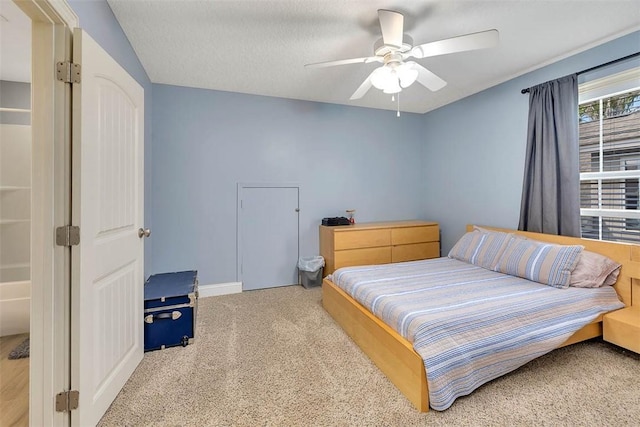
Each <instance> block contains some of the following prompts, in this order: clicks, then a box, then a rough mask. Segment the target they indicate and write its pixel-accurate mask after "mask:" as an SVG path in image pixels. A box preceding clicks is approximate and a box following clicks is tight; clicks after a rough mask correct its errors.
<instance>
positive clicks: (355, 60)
mask: <svg viewBox="0 0 640 427" xmlns="http://www.w3.org/2000/svg"><path fill="white" fill-rule="evenodd" d="M383 60H384V59H383V58H381V57H379V56H368V57H366V58H352V59H339V60H337V61H327V62H316V63H315V64H306V65H305V67H306V68H325V67H334V66H336V65H348V64H361V63H365V64H368V63H370V62H382V61H383Z"/></svg>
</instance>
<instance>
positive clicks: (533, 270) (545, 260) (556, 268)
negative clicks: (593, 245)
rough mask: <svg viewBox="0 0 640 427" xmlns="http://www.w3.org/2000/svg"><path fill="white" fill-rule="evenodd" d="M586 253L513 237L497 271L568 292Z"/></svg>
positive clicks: (576, 246) (577, 247) (579, 248)
mask: <svg viewBox="0 0 640 427" xmlns="http://www.w3.org/2000/svg"><path fill="white" fill-rule="evenodd" d="M583 249H584V247H583V246H579V245H567V246H562V245H554V244H551V243H545V242H538V241H535V240H529V239H524V238H522V237H517V236H512V237H511V239H510V241H509V243H508V245H507V247H506V249H505V250H504V253H503V254H502V257H501V258H500V261H499V262H498V264H497V265H496V267H495V271H498V272H500V273H505V274H510V275H512V276H518V277H522V278H524V279H528V280H532V281H534V282H538V283H542V284H545V285H549V286H553V287H555V288H562V289H565V288H568V287H569V281H570V279H571V272H572V271H573V269H574V268H575V267H576V265H577V264H578V260H579V259H580V254H581V253H582V250H583Z"/></svg>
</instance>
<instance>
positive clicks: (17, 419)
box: [0, 334, 29, 427]
mask: <svg viewBox="0 0 640 427" xmlns="http://www.w3.org/2000/svg"><path fill="white" fill-rule="evenodd" d="M28 336H29V334H20V335H9V336H6V337H0V426H3V427H4V426H27V427H28V426H29V358H28V357H27V358H24V359H14V360H9V353H11V350H13V349H14V348H16V346H18V345H19V344H20V343H21V342H22V341H24V340H25V339H26V338H27V337H28Z"/></svg>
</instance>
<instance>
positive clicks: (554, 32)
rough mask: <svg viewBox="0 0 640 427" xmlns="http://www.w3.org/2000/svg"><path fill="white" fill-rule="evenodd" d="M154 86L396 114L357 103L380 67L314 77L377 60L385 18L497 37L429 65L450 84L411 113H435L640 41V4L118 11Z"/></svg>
mask: <svg viewBox="0 0 640 427" xmlns="http://www.w3.org/2000/svg"><path fill="white" fill-rule="evenodd" d="M108 3H109V5H110V6H111V8H112V10H113V12H114V14H115V16H116V18H117V19H118V21H119V22H120V25H121V26H122V28H123V29H124V31H125V33H126V35H127V37H128V38H129V41H130V42H131V44H132V46H133V48H134V50H135V51H136V53H137V54H138V57H139V58H140V60H141V62H142V65H143V66H144V68H145V70H146V71H147V73H148V75H149V77H150V79H151V81H152V82H154V83H164V84H171V85H178V86H188V87H198V88H207V89H215V90H222V91H229V92H239V93H248V94H255V95H266V96H275V97H282V98H291V99H302V100H309V101H320V102H328V103H335V104H345V105H356V106H362V107H371V108H381V109H391V110H393V109H395V108H396V103H394V102H391V99H390V96H389V95H384V94H383V93H381V92H380V91H378V90H376V89H371V90H370V91H369V93H367V95H365V96H364V97H363V98H362V99H360V100H357V101H350V100H349V97H350V96H351V95H352V93H353V92H354V91H355V90H356V88H358V86H359V85H360V84H361V83H362V81H363V80H364V79H365V78H366V77H367V76H368V75H369V73H370V72H371V71H372V70H373V69H374V68H375V67H376V66H379V64H353V65H343V66H338V67H332V68H321V69H308V68H305V67H304V65H305V64H308V63H314V62H321V61H329V60H335V59H345V58H353V57H363V56H370V55H372V54H373V43H374V42H375V41H376V40H377V39H378V38H379V37H380V28H379V24H378V18H377V9H380V8H383V9H392V10H397V11H400V12H402V13H403V14H404V15H405V27H404V28H405V33H406V34H409V35H410V36H411V37H413V40H414V44H422V43H427V42H430V41H436V40H440V39H444V38H448V37H453V36H458V35H462V34H467V33H472V32H478V31H483V30H488V29H493V28H495V29H497V30H498V31H499V32H500V43H499V45H498V47H496V48H492V49H486V50H479V51H472V52H461V53H456V54H451V55H445V56H438V57H432V58H425V59H420V60H417V62H419V63H420V64H421V65H423V66H425V67H426V68H428V69H429V70H431V71H432V72H434V73H436V74H437V75H439V76H440V77H442V78H443V79H444V80H446V81H447V82H448V85H447V86H446V87H444V88H443V89H441V90H440V91H437V92H430V91H429V90H428V89H426V88H424V87H422V86H420V85H419V84H414V85H412V86H411V87H409V88H407V89H405V90H404V91H403V92H402V93H401V96H400V108H401V110H402V111H407V112H415V113H424V112H427V111H430V110H433V109H435V108H437V107H439V106H442V105H445V104H448V103H450V102H453V101H455V100H458V99H460V98H463V97H465V96H468V95H471V94H473V93H476V92H479V91H481V90H483V89H486V88H488V87H491V86H494V85H496V84H498V83H501V82H504V81H506V80H509V79H511V78H513V77H515V76H518V75H521V74H524V73H526V72H528V71H531V70H534V69H536V68H539V67H541V66H543V65H546V64H549V63H552V62H554V61H556V60H558V59H561V58H564V57H567V56H569V55H571V54H574V53H577V52H580V51H583V50H586V49H588V48H590V47H593V46H595V45H597V44H600V43H603V42H605V41H608V40H611V39H613V38H615V37H618V36H621V35H624V34H627V33H630V32H632V31H635V30H638V29H640V6H639V4H640V2H639V0H546V1H545V0H484V1H482V0H475V1H470V0H431V1H415V0H399V1H391V2H389V1H346V0H340V1H311V0H306V1H305V0H280V1H269V0H260V1H228V0H227V1H211V0H209V1H197V0H182V1H179V0H108Z"/></svg>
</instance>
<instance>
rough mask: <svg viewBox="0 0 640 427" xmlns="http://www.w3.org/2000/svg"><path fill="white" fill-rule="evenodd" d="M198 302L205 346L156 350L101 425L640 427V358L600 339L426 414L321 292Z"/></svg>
mask: <svg viewBox="0 0 640 427" xmlns="http://www.w3.org/2000/svg"><path fill="white" fill-rule="evenodd" d="M199 304H200V305H199V311H198V322H197V332H196V333H197V335H196V339H195V342H194V343H193V344H192V345H189V346H187V347H185V348H182V347H174V348H170V349H166V350H163V351H155V352H150V353H146V354H145V357H144V360H143V361H142V363H141V364H140V366H139V367H138V369H137V370H136V371H135V373H134V374H133V376H132V377H131V379H130V380H129V382H128V383H127V384H126V386H125V387H124V389H123V390H122V391H121V392H120V394H119V395H118V397H117V398H116V400H115V401H114V403H113V404H112V405H111V408H110V409H109V410H108V411H107V413H106V414H105V416H104V417H103V419H102V421H101V422H100V425H101V426H136V425H145V426H414V425H424V426H426V425H429V426H432V425H446V426H541V425H548V426H559V425H564V426H578V425H579V426H627V425H628V426H637V425H640V357H638V356H637V355H635V354H634V353H630V352H625V351H623V350H621V349H619V348H617V347H614V346H611V345H609V344H607V343H603V342H600V341H591V342H587V343H581V344H576V345H573V346H571V347H568V348H564V349H560V350H556V351H554V352H552V353H550V354H548V355H546V356H543V357H541V358H539V359H537V360H535V361H533V362H531V363H529V364H528V365H525V366H524V367H522V368H520V369H518V370H516V371H515V372H512V373H511V374H508V375H506V376H504V377H502V378H499V379H497V380H495V381H493V382H491V383H489V384H486V385H484V386H483V387H481V388H479V389H478V390H476V391H475V392H474V393H472V394H471V395H470V396H467V397H463V398H460V399H458V400H457V401H456V402H455V403H454V404H453V406H452V407H451V408H449V409H448V410H446V411H444V412H436V411H430V412H428V413H424V414H421V413H418V412H417V411H416V410H415V409H414V408H413V407H412V406H411V405H410V404H409V402H408V401H407V400H406V399H405V398H404V397H403V396H402V394H400V392H399V391H398V390H397V389H396V388H395V387H394V386H393V384H391V383H390V382H389V381H388V380H387V379H386V377H384V375H382V374H381V373H380V371H378V369H377V368H376V367H375V365H373V364H372V363H371V362H370V361H369V359H368V358H367V357H366V356H365V355H364V354H363V353H362V352H361V351H360V349H359V348H358V347H357V346H356V345H355V344H353V342H352V341H350V339H349V338H348V337H347V336H346V335H345V334H344V333H343V332H342V330H341V329H340V328H339V327H338V326H337V325H336V324H335V323H334V321H333V320H332V319H331V317H330V316H329V315H328V314H327V313H326V312H325V311H324V310H323V309H322V306H321V292H320V289H319V288H314V289H310V290H306V289H304V288H302V287H301V286H290V287H284V288H277V289H270V290H262V291H251V292H245V293H242V294H235V295H226V296H221V297H213V298H205V299H201V300H200V301H199Z"/></svg>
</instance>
